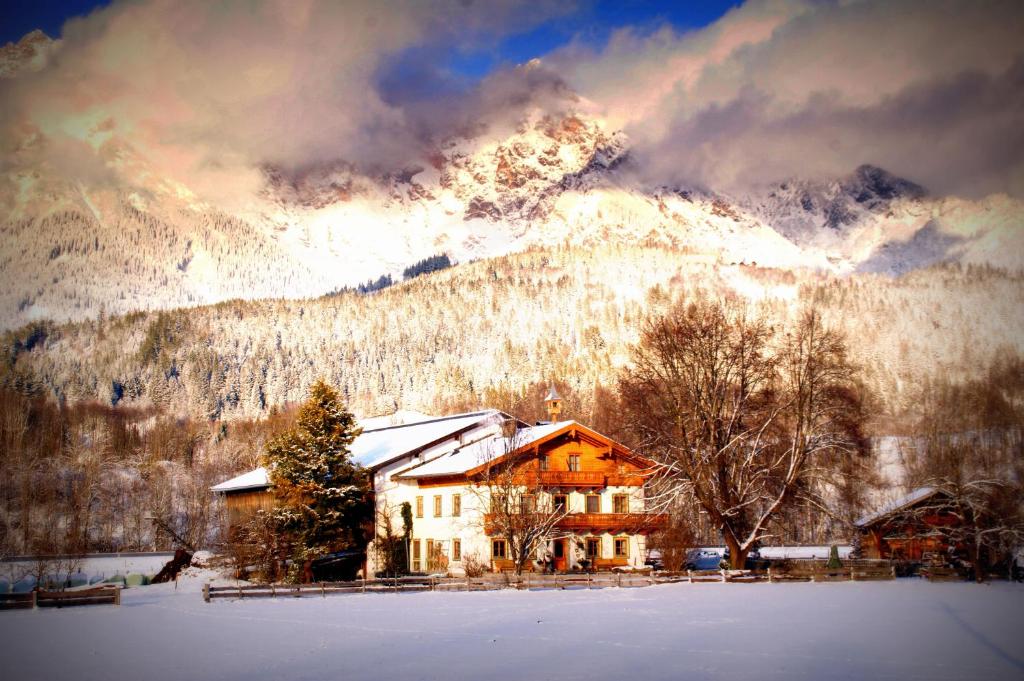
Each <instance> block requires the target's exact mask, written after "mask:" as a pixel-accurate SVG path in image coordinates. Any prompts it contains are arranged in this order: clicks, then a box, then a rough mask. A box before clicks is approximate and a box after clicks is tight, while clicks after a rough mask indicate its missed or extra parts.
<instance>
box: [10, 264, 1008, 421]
mask: <svg viewBox="0 0 1024 681" xmlns="http://www.w3.org/2000/svg"><path fill="white" fill-rule="evenodd" d="M1022 284H1024V281H1022V277H1021V275H1019V274H1007V273H1005V272H1003V271H1000V270H996V269H991V268H984V267H960V266H944V267H935V268H931V269H925V270H919V271H915V272H912V273H910V274H907V275H904V276H902V277H900V278H891V277H888V276H885V275H869V274H865V275H855V276H850V277H836V276H830V275H825V274H821V273H817V272H809V271H781V270H772V269H765V268H758V267H754V266H744V265H733V266H728V265H721V264H717V263H714V262H709V261H708V260H707V259H705V258H701V257H698V256H693V255H690V254H688V253H686V252H684V251H680V250H673V249H667V248H654V247H651V248H646V247H639V246H635V247H630V246H606V247H603V248H597V249H572V248H561V249H547V250H537V249H535V250H530V251H527V252H525V253H521V254H516V255H510V256H505V257H500V258H496V259H490V260H486V261H478V262H474V263H468V264H463V265H459V266H457V267H453V268H449V269H446V270H443V271H440V272H435V273H433V274H430V275H426V276H420V277H417V278H415V279H413V280H410V281H406V282H404V283H401V284H398V285H395V286H392V287H389V288H387V289H384V290H381V291H379V292H376V293H372V294H369V295H360V294H358V293H355V292H345V293H341V294H338V295H334V296H328V297H324V298H318V299H306V300H263V301H230V302H225V303H220V304H216V305H212V306H207V307H197V308H185V309H178V310H172V311H167V312H152V313H136V314H129V315H126V316H110V317H109V318H99V319H95V320H93V321H88V322H81V323H73V324H65V325H58V324H54V323H50V322H39V323H35V324H32V325H29V326H27V327H23V328H21V329H19V330H17V331H14V332H9V333H7V334H6V335H5V336H4V339H3V353H4V357H3V362H2V366H0V381H2V384H3V385H4V386H7V387H11V388H14V389H16V390H19V391H21V392H25V393H31V394H40V395H53V396H56V397H58V398H61V399H67V400H72V401H79V400H97V401H99V402H101V403H104V404H111V405H122V406H128V405H132V406H143V407H145V406H157V407H160V408H162V409H164V410H165V411H167V412H168V413H174V414H182V415H185V414H188V415H192V416H199V417H208V418H215V419H216V418H228V419H230V418H237V417H243V416H246V417H253V416H259V415H261V414H265V413H266V412H267V410H269V409H270V408H271V407H272V406H275V405H279V406H280V405H285V404H288V403H292V402H296V401H298V400H300V399H302V397H303V396H304V394H305V391H306V390H307V388H308V386H309V385H310V384H311V382H312V381H313V380H315V379H316V378H317V377H319V376H322V377H324V378H325V379H326V380H328V381H329V382H330V383H332V384H333V385H336V386H337V387H338V388H339V390H341V391H342V393H343V394H344V395H345V397H346V398H347V399H348V401H349V403H350V405H351V407H352V409H353V410H354V411H355V412H356V413H357V414H359V415H364V416H365V415H372V414H379V413H387V412H390V411H393V410H395V409H398V408H404V409H418V410H422V411H428V412H442V411H446V410H450V409H452V408H457V407H462V406H467V407H468V406H473V405H476V404H479V403H481V401H483V400H484V399H485V398H486V397H487V396H488V395H489V396H491V397H493V396H494V395H495V394H496V393H503V394H507V393H514V392H519V391H521V390H522V389H523V388H525V387H526V386H528V385H531V384H536V383H542V382H545V381H549V380H559V381H564V382H565V383H566V384H568V385H570V386H571V387H572V388H573V389H574V391H575V392H576V393H578V394H579V395H581V396H583V397H581V398H580V399H581V401H580V403H579V408H580V409H581V410H583V411H584V412H586V411H589V410H590V409H592V408H593V407H594V405H593V400H592V398H591V397H589V396H592V395H593V392H594V389H595V387H596V386H597V385H605V386H610V385H612V384H614V382H615V380H616V371H617V368H618V367H620V366H621V365H622V364H623V363H624V362H625V361H626V359H627V351H628V346H629V345H630V344H631V343H633V342H634V341H635V339H636V337H637V331H638V327H639V325H640V324H641V322H642V320H643V319H644V318H645V317H646V316H647V315H649V314H652V313H657V312H659V311H660V310H662V309H664V307H665V306H666V305H667V304H669V303H670V302H671V301H672V300H674V299H677V298H680V297H682V298H685V297H689V296H694V295H699V294H700V293H702V292H703V293H706V294H709V295H714V296H734V295H735V296H740V297H742V298H745V299H747V300H749V301H750V304H751V305H752V306H754V307H756V308H757V309H758V310H759V311H761V312H763V313H764V314H767V315H769V316H770V317H772V318H777V319H779V320H782V319H788V318H790V317H791V316H792V315H793V314H794V313H795V312H796V311H798V310H799V309H800V308H801V307H802V306H806V305H816V306H818V307H819V308H820V310H821V312H822V313H823V315H824V317H825V319H826V321H827V322H828V323H830V324H833V325H836V326H838V327H840V328H842V329H843V330H844V331H845V332H846V334H847V337H848V339H849V344H850V347H851V353H852V356H853V358H854V359H855V360H856V361H857V362H858V363H859V364H860V365H861V366H862V368H863V376H864V380H865V382H866V384H867V386H868V387H869V388H870V389H871V390H872V392H873V393H874V394H875V395H876V396H877V398H878V401H879V406H880V407H881V408H882V410H884V411H890V412H895V411H899V410H901V409H904V408H906V407H908V406H912V405H911V404H909V401H910V400H911V399H912V398H913V396H914V394H915V392H916V391H917V390H918V389H919V388H920V387H921V386H922V385H923V384H926V383H927V382H928V381H930V380H932V379H933V378H935V377H943V378H950V379H955V378H957V377H970V376H972V375H974V374H975V373H977V372H978V371H980V370H981V367H984V366H987V365H988V363H989V362H990V360H991V359H992V358H993V357H994V356H996V355H998V354H1000V353H1002V352H1005V351H1013V352H1018V353H1019V352H1022V350H1024V347H1022V346H1024V334H1022V333H1021V323H1022V321H1021V311H1022V310H1024V285H1022ZM570 416H577V417H582V418H584V419H586V417H587V414H586V413H580V414H572V415H570Z"/></svg>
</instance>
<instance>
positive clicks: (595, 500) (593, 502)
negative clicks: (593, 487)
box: [587, 494, 601, 513]
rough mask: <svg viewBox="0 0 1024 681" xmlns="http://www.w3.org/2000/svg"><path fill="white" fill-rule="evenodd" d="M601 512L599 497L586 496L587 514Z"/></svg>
mask: <svg viewBox="0 0 1024 681" xmlns="http://www.w3.org/2000/svg"><path fill="white" fill-rule="evenodd" d="M600 512H601V497H600V496H598V495H597V494H588V495H587V513H600Z"/></svg>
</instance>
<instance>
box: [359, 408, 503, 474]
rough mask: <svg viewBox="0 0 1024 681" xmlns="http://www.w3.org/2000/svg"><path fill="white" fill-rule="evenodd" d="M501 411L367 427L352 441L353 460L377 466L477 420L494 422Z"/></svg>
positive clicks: (361, 463) (477, 412)
mask: <svg viewBox="0 0 1024 681" xmlns="http://www.w3.org/2000/svg"><path fill="white" fill-rule="evenodd" d="M500 414H501V412H499V411H498V410H497V409H487V410H484V411H475V412H470V413H467V414H456V415H454V416H446V417H442V418H435V419H431V420H429V421H418V422H415V423H405V424H401V425H397V426H387V427H384V428H376V429H372V430H371V429H367V430H364V431H363V434H362V435H360V436H359V437H357V438H356V440H355V442H353V443H352V447H351V452H352V460H353V461H355V462H356V463H358V464H359V465H361V466H364V467H366V468H376V467H378V466H382V465H384V464H386V463H389V462H390V461H394V460H395V459H397V458H400V457H401V456H403V455H405V454H407V453H409V452H412V451H415V450H417V449H421V448H423V447H426V446H428V445H430V444H433V443H434V442H438V441H440V440H444V439H446V438H449V437H452V436H454V435H455V434H457V433H459V432H460V431H462V430H465V429H467V428H470V427H472V426H474V425H476V424H478V423H491V422H494V423H497V422H498V420H499V419H500Z"/></svg>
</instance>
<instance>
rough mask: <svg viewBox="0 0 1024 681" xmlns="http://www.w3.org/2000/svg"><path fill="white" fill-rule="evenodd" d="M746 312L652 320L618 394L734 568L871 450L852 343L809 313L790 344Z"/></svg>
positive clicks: (683, 313)
mask: <svg viewBox="0 0 1024 681" xmlns="http://www.w3.org/2000/svg"><path fill="white" fill-rule="evenodd" d="M779 336H780V334H778V333H777V331H776V330H775V329H774V328H773V327H771V326H770V325H769V324H768V323H767V322H766V321H765V319H764V318H762V317H758V316H752V315H751V314H750V313H749V312H748V311H747V310H746V309H745V308H743V307H741V306H739V305H736V304H726V303H719V302H712V301H707V300H699V301H697V302H694V303H690V304H688V305H677V306H675V307H674V308H673V309H671V310H670V311H669V313H668V314H666V315H665V316H664V317H661V318H655V319H651V320H649V321H648V322H647V323H646V325H645V326H644V328H643V332H642V338H641V341H640V343H639V345H638V346H637V347H636V348H635V349H634V352H633V363H632V366H631V367H629V368H628V369H627V370H626V371H625V372H624V373H623V376H622V378H621V380H620V384H619V391H620V396H621V399H622V402H623V405H624V408H625V410H626V411H627V413H628V414H629V418H630V420H631V421H632V424H633V426H632V427H633V428H634V430H635V432H636V439H637V441H638V442H639V443H640V446H641V448H642V450H644V451H645V452H646V453H647V454H648V455H649V456H650V457H651V458H653V459H655V460H656V461H658V462H659V463H660V464H661V470H660V477H661V478H662V480H661V481H660V484H658V485H656V487H658V488H660V489H663V490H665V492H663V494H662V496H663V497H664V498H666V499H671V498H674V497H675V496H677V495H678V494H680V493H684V494H688V495H691V496H692V498H693V499H694V500H695V501H696V502H697V503H698V504H699V505H700V506H701V507H702V508H703V510H704V511H705V512H706V513H707V514H708V516H709V518H710V519H711V521H712V523H714V524H715V525H716V526H717V527H718V528H719V529H720V531H721V533H722V535H723V538H724V540H725V543H726V546H727V547H728V549H729V552H730V556H731V561H732V564H733V565H735V566H739V567H742V566H743V564H744V561H745V558H746V556H747V554H748V553H749V552H750V550H751V549H752V548H753V547H754V546H755V545H756V544H757V543H758V542H760V541H761V540H763V539H765V538H766V537H768V536H769V534H770V531H769V529H768V524H769V521H770V520H771V519H772V518H773V517H774V516H776V514H778V513H779V511H780V509H783V508H785V507H786V506H787V505H788V504H792V503H795V502H797V500H801V499H802V500H803V501H804V502H805V503H819V505H820V496H821V493H822V492H823V487H824V486H825V485H827V483H828V475H827V473H828V472H830V471H834V470H836V467H837V464H838V463H839V462H841V461H842V460H843V459H844V458H845V457H849V456H854V455H859V454H861V453H863V452H864V451H866V445H865V443H864V439H863V437H862V436H861V434H860V427H861V424H862V422H863V420H864V415H863V409H862V408H861V402H860V399H859V396H858V391H857V386H856V383H855V380H854V379H855V376H854V370H853V368H852V366H851V364H850V363H849V362H848V361H847V359H846V354H845V346H844V343H843V340H842V338H841V336H839V334H837V333H836V332H834V331H832V330H829V329H826V328H825V327H824V325H823V324H822V322H821V319H820V317H819V316H818V315H817V314H816V313H815V312H814V311H809V312H807V313H806V314H805V315H804V316H803V317H802V319H801V320H800V322H799V323H798V324H797V325H796V327H795V328H794V329H793V330H792V331H790V332H789V333H787V334H784V335H781V338H780V337H779Z"/></svg>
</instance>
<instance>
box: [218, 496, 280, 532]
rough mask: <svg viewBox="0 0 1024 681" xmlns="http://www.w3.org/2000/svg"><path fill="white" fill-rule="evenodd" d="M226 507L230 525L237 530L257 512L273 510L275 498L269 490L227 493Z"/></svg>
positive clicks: (225, 498) (225, 497)
mask: <svg viewBox="0 0 1024 681" xmlns="http://www.w3.org/2000/svg"><path fill="white" fill-rule="evenodd" d="M224 507H225V508H226V509H227V514H228V525H229V526H230V528H231V529H232V530H235V529H237V528H238V527H240V526H242V525H243V524H245V522H246V521H247V520H248V519H249V518H251V517H252V516H253V514H255V513H256V512H257V511H269V510H271V509H273V508H274V498H273V496H271V494H270V491H269V490H268V489H267V488H262V489H246V490H239V491H237V492H234V491H232V492H225V493H224Z"/></svg>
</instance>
